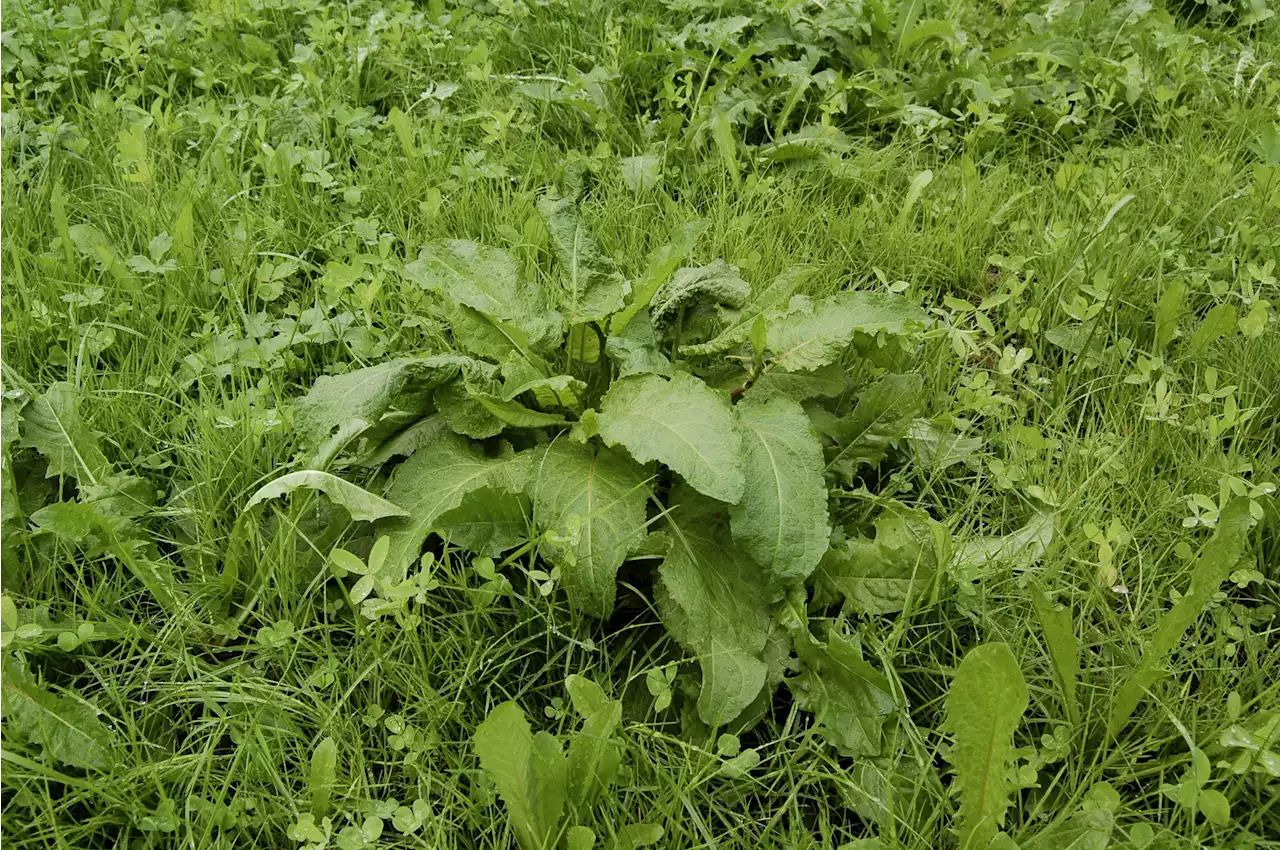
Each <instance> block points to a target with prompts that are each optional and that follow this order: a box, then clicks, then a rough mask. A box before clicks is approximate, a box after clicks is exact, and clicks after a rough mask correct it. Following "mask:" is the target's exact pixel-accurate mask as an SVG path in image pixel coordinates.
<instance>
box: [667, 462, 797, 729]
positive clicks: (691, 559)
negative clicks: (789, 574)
mask: <svg viewBox="0 0 1280 850" xmlns="http://www.w3.org/2000/svg"><path fill="white" fill-rule="evenodd" d="M671 504H672V506H673V508H672V512H671V514H670V515H669V519H668V529H669V530H670V534H671V545H670V548H669V549H668V550H667V556H666V558H665V560H664V561H663V562H662V566H661V567H660V568H659V584H658V607H659V610H660V611H661V613H662V619H663V622H664V623H666V625H667V629H668V631H670V632H671V634H672V636H673V637H675V638H676V640H677V641H679V642H680V643H681V644H682V645H683V646H684V647H685V648H686V649H688V650H689V651H690V652H692V653H695V654H696V655H697V656H698V663H699V665H700V666H701V668H702V690H701V693H700V694H699V695H698V716H699V717H701V718H702V721H703V722H704V723H707V724H708V725H710V726H722V725H724V724H725V723H728V722H729V721H731V720H733V719H734V718H735V717H737V716H738V715H740V714H741V713H742V712H743V710H744V709H746V708H747V706H749V705H750V704H751V703H752V702H753V701H754V700H755V699H756V697H757V696H758V695H759V693H760V691H761V689H762V688H763V687H764V685H765V679H766V676H767V674H768V665H767V664H766V662H765V660H764V658H763V654H764V651H765V645H766V643H767V642H768V640H769V633H770V622H771V621H770V618H769V612H768V605H769V604H770V603H771V602H773V601H774V600H775V599H776V598H777V595H778V594H777V593H776V592H775V591H773V590H771V589H770V588H769V587H768V584H767V582H766V581H765V577H764V573H763V572H762V571H761V569H760V567H759V566H758V565H757V564H756V563H755V562H754V561H752V560H751V558H749V557H748V556H747V555H746V554H745V553H744V552H742V551H741V550H739V549H738V548H737V547H736V546H734V544H733V542H732V540H731V539H730V537H729V534H728V533H727V529H726V528H725V523H724V518H723V516H721V515H720V514H719V513H718V511H719V510H721V509H722V506H720V505H717V504H716V503H715V502H712V501H710V500H708V499H706V498H704V497H702V496H699V495H698V494H697V493H695V492H693V491H692V490H691V489H690V488H688V487H680V488H677V489H676V490H675V491H674V492H673V494H672V498H671Z"/></svg>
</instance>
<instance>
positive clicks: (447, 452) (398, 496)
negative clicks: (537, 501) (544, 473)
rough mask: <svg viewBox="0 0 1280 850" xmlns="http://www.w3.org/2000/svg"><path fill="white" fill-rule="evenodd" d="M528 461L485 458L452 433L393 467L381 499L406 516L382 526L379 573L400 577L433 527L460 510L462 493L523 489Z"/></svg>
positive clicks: (521, 457)
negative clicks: (385, 540)
mask: <svg viewBox="0 0 1280 850" xmlns="http://www.w3.org/2000/svg"><path fill="white" fill-rule="evenodd" d="M528 461H529V458H528V456H527V455H525V454H514V453H512V451H511V450H510V448H508V447H504V451H503V453H502V454H499V455H497V456H489V455H486V454H485V453H484V451H483V449H482V448H481V447H479V446H474V445H472V444H470V443H468V442H467V441H466V440H464V439H463V438H461V437H457V436H454V435H452V434H449V435H445V436H444V437H443V438H441V439H440V440H438V441H437V442H434V443H432V444H430V445H428V446H424V447H422V448H420V449H418V450H417V451H416V452H414V453H413V454H412V455H410V456H409V459H408V460H406V461H405V462H404V463H402V464H400V466H398V467H396V471H395V474H394V475H393V476H392V478H391V484H390V485H389V486H388V487H387V498H388V499H390V500H391V501H393V502H395V503H396V504H397V505H402V506H403V507H404V508H405V510H407V511H408V512H409V515H408V516H406V517H404V518H401V519H392V520H387V521H386V523H385V525H384V526H383V529H382V530H383V531H384V532H385V533H387V534H388V535H389V536H390V537H391V550H390V552H389V553H388V554H387V562H386V568H385V569H386V570H387V571H388V572H389V573H391V574H394V575H400V574H402V573H403V572H404V571H405V570H406V569H407V568H408V567H409V565H410V564H412V563H413V562H414V561H415V560H417V558H418V555H419V554H420V553H421V552H422V542H423V541H424V540H426V537H427V534H428V533H429V532H431V531H434V530H435V529H437V528H438V527H439V521H440V518H441V517H442V516H444V514H445V513H446V512H448V511H451V510H453V509H454V508H456V507H458V506H459V505H461V504H462V500H463V499H464V498H465V497H466V495H467V494H468V493H470V492H472V491H474V490H479V489H480V488H481V487H495V488H497V489H499V490H503V491H505V492H508V493H518V492H520V491H521V490H522V489H524V482H525V476H526V475H527V473H528Z"/></svg>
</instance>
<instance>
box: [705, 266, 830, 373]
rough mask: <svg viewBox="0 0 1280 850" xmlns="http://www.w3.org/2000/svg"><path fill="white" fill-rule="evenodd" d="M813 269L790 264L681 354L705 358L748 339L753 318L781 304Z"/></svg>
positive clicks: (810, 275)
mask: <svg viewBox="0 0 1280 850" xmlns="http://www.w3.org/2000/svg"><path fill="white" fill-rule="evenodd" d="M813 273H814V269H812V268H809V267H806V266H792V267H790V268H788V269H786V270H785V271H783V272H782V274H780V275H778V276H777V277H775V278H774V279H773V280H772V281H770V283H769V285H768V286H766V287H764V288H763V289H757V290H755V291H753V292H752V293H751V297H750V298H749V299H748V300H747V303H746V304H744V305H743V307H742V309H741V310H739V311H738V312H737V313H736V314H735V315H734V316H733V317H732V318H731V319H730V320H729V322H728V324H726V325H725V327H724V328H722V329H721V331H720V333H719V334H717V335H716V336H715V338H713V339H711V340H709V341H708V342H704V343H700V344H698V345H686V346H683V347H682V348H681V349H680V353H681V354H684V355H685V356H688V357H705V356H707V355H710V354H719V353H721V352H724V351H728V350H729V349H731V348H734V347H735V346H738V345H741V344H742V343H744V342H746V341H747V338H748V337H749V336H750V335H751V328H752V327H753V326H754V325H755V323H756V320H757V319H759V318H762V317H764V316H766V315H767V314H769V313H770V312H771V311H773V310H775V309H777V308H779V307H782V306H783V305H785V304H786V303H787V301H788V299H790V298H791V296H792V295H793V294H794V293H795V291H796V288H797V287H799V286H800V284H802V283H803V282H804V281H805V280H807V279H808V278H810V277H812V276H813Z"/></svg>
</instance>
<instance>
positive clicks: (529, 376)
mask: <svg viewBox="0 0 1280 850" xmlns="http://www.w3.org/2000/svg"><path fill="white" fill-rule="evenodd" d="M525 393H531V394H532V395H533V398H534V400H535V401H536V402H537V403H538V406H539V407H564V408H567V409H569V410H581V409H582V400H583V398H584V397H585V396H586V393H587V384H586V382H585V381H582V380H580V379H578V378H575V377H573V376H572V375H551V376H550V377H548V376H547V375H545V374H543V373H542V372H541V371H539V370H538V369H537V368H535V367H533V366H531V365H530V364H529V362H528V361H526V360H525V359H524V358H522V357H511V358H508V359H507V360H506V361H505V362H504V363H503V364H502V400H503V401H513V400H514V399H516V398H518V397H519V396H522V395H524V394H525Z"/></svg>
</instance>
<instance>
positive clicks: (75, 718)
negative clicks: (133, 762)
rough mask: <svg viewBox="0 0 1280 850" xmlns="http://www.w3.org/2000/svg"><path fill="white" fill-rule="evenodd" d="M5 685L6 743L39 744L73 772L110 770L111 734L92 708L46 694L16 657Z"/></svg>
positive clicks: (8, 668) (6, 673) (9, 660)
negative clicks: (74, 769)
mask: <svg viewBox="0 0 1280 850" xmlns="http://www.w3.org/2000/svg"><path fill="white" fill-rule="evenodd" d="M2 684H3V689H2V690H0V693H3V696H4V700H3V715H4V734H5V737H6V738H7V739H9V740H10V741H15V740H17V741H24V742H26V743H28V744H37V745H39V746H40V747H41V749H42V750H43V751H44V755H45V756H46V757H47V758H49V759H52V760H54V761H58V762H61V763H62V764H66V765H70V766H72V767H79V768H86V769H93V770H110V769H111V766H112V763H113V761H114V759H113V757H112V752H111V745H112V734H111V730H110V729H109V728H108V727H107V726H106V725H105V724H104V723H103V722H102V721H101V720H99V719H98V715H97V712H96V711H94V709H93V708H91V707H90V706H89V705H88V704H87V703H85V702H82V701H80V700H78V699H75V698H74V697H70V696H58V695H56V694H54V693H52V692H50V691H47V690H45V689H44V688H42V687H41V686H40V685H39V683H37V682H36V680H35V677H34V676H32V675H31V672H30V671H29V670H27V668H26V667H25V666H24V665H23V663H22V662H21V661H19V660H18V659H17V658H15V657H9V658H6V659H5V661H4V672H3V676H2Z"/></svg>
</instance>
